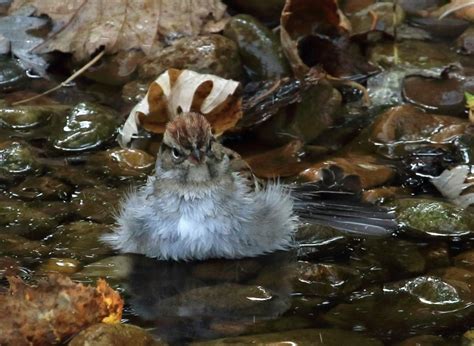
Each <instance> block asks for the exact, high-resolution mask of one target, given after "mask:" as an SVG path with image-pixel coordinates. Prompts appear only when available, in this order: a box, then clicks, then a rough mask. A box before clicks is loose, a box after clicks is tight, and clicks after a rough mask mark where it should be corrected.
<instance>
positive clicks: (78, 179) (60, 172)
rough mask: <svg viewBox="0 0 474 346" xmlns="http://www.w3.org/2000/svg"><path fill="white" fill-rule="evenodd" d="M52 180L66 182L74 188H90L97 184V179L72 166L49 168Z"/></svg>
mask: <svg viewBox="0 0 474 346" xmlns="http://www.w3.org/2000/svg"><path fill="white" fill-rule="evenodd" d="M49 169H50V170H51V175H52V176H53V178H55V179H58V180H61V181H64V182H66V183H67V184H68V185H70V186H73V187H76V188H85V187H92V186H95V185H96V184H97V180H98V179H97V177H96V176H93V175H91V174H90V173H89V172H87V171H85V170H83V169H80V170H79V169H77V167H74V166H69V165H68V166H66V165H65V166H59V167H57V166H53V167H49Z"/></svg>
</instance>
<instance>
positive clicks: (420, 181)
mask: <svg viewBox="0 0 474 346" xmlns="http://www.w3.org/2000/svg"><path fill="white" fill-rule="evenodd" d="M459 161H460V157H459V154H457V153H456V152H455V151H454V150H453V149H452V148H433V147H421V148H419V149H415V150H414V151H413V152H411V153H409V154H408V155H407V156H406V157H405V158H404V159H403V160H402V165H403V166H402V167H403V169H402V170H401V171H400V179H401V181H402V182H403V183H402V184H403V186H405V187H408V188H410V189H412V191H413V190H414V191H417V192H418V191H421V192H424V193H426V192H427V193H429V192H431V193H436V192H437V191H436V190H435V189H436V188H435V187H434V185H433V183H432V182H431V179H432V178H434V177H437V176H439V175H440V174H441V173H443V171H445V170H446V169H449V168H450V167H452V166H454V165H456V164H457V163H458V162H459ZM406 197H408V196H406Z"/></svg>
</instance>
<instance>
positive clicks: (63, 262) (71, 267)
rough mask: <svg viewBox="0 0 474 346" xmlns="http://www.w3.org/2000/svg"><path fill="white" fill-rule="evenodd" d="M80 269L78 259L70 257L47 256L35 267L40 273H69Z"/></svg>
mask: <svg viewBox="0 0 474 346" xmlns="http://www.w3.org/2000/svg"><path fill="white" fill-rule="evenodd" d="M80 269H81V264H80V262H79V261H78V260H75V259H72V258H48V259H47V260H46V261H45V262H44V263H42V264H41V265H40V266H39V267H38V268H37V271H38V272H40V273H60V274H65V275H70V274H74V273H75V272H77V271H79V270H80Z"/></svg>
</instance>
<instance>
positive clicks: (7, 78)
mask: <svg viewBox="0 0 474 346" xmlns="http://www.w3.org/2000/svg"><path fill="white" fill-rule="evenodd" d="M26 79H27V78H26V73H25V71H23V69H22V68H21V67H20V65H19V64H17V63H16V62H15V61H14V60H13V59H10V58H6V57H0V91H2V92H3V91H7V90H11V89H13V88H17V87H20V86H22V85H23V83H24V82H25V81H26Z"/></svg>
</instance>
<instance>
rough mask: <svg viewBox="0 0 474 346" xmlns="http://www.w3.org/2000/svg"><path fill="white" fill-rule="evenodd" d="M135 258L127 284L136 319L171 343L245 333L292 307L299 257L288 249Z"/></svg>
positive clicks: (131, 307)
mask: <svg viewBox="0 0 474 346" xmlns="http://www.w3.org/2000/svg"><path fill="white" fill-rule="evenodd" d="M131 259H132V263H133V265H132V266H131V271H130V273H129V275H128V277H127V280H126V282H125V283H124V286H125V289H126V295H127V296H128V297H127V304H128V305H129V309H130V310H131V313H132V315H135V316H136V317H133V318H131V319H132V322H134V323H140V324H141V325H148V326H149V327H151V328H152V332H153V333H154V334H155V335H157V336H159V337H160V338H162V339H164V340H166V341H168V342H171V343H178V344H179V343H181V342H186V341H191V340H200V339H205V338H216V337H222V336H226V335H231V334H241V333H244V332H245V326H249V325H252V324H254V323H258V322H259V321H264V320H268V319H274V318H277V317H278V316H280V315H281V314H283V313H284V312H285V311H286V310H288V309H289V307H290V294H291V291H292V290H291V281H292V277H291V276H292V275H294V274H293V273H294V272H295V270H294V269H293V267H294V265H295V263H296V260H295V256H294V254H292V253H289V252H280V253H274V254H271V255H267V256H261V257H258V258H248V259H242V260H212V261H203V262H188V263H185V262H164V261H157V260H154V259H150V258H146V257H143V256H138V255H137V256H131ZM135 318H138V319H139V321H134V320H135Z"/></svg>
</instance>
